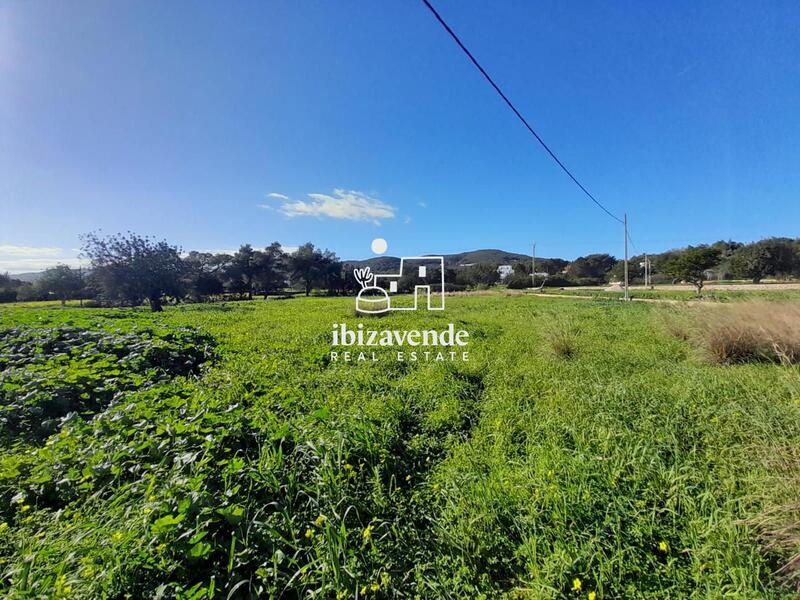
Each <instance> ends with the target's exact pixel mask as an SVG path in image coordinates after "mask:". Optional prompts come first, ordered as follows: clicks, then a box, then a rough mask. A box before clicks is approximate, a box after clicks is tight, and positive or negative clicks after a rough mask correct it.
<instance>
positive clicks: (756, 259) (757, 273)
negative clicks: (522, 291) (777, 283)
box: [730, 244, 773, 283]
mask: <svg viewBox="0 0 800 600" xmlns="http://www.w3.org/2000/svg"><path fill="white" fill-rule="evenodd" d="M771 258H772V257H771V255H770V252H769V250H768V249H767V248H765V247H764V246H762V245H759V244H750V245H749V246H742V247H741V248H739V249H737V250H736V251H735V252H734V253H733V255H732V256H731V263H730V265H731V269H732V270H733V274H734V276H735V277H742V278H746V279H752V280H753V283H758V282H759V281H761V280H762V279H763V278H764V277H765V276H767V275H769V274H770V273H771V272H773V264H772V261H771Z"/></svg>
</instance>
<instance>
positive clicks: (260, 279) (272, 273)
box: [255, 242, 286, 299]
mask: <svg viewBox="0 0 800 600" xmlns="http://www.w3.org/2000/svg"><path fill="white" fill-rule="evenodd" d="M255 278H256V281H257V283H258V285H259V286H260V288H261V291H262V292H263V293H264V298H265V299H266V297H267V295H268V294H270V293H272V292H275V291H276V290H278V289H280V288H282V287H283V286H284V283H285V282H286V253H285V252H284V251H283V248H281V245H280V244H279V243H278V242H272V243H271V244H270V245H269V246H267V247H266V248H265V249H264V251H263V252H259V253H257V255H256V275H255Z"/></svg>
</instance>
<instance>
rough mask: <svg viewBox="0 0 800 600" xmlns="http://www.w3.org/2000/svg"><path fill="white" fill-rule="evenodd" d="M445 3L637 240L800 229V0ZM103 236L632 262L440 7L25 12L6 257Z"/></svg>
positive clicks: (13, 32)
mask: <svg viewBox="0 0 800 600" xmlns="http://www.w3.org/2000/svg"><path fill="white" fill-rule="evenodd" d="M434 5H435V6H436V7H437V8H438V10H439V11H440V13H441V14H442V15H443V16H444V18H445V19H447V20H448V21H449V22H450V25H451V26H452V27H453V28H454V29H455V31H456V32H457V33H458V34H459V35H460V36H461V38H462V40H463V41H464V42H465V43H466V44H467V45H468V46H469V47H470V48H471V49H472V51H473V52H474V53H475V55H476V56H477V57H478V59H479V60H480V61H481V62H482V63H483V65H484V66H485V67H486V68H487V70H488V71H489V72H490V73H491V74H492V75H493V76H494V78H495V80H496V81H498V83H499V84H500V85H501V86H502V87H503V88H504V90H505V91H506V93H507V94H508V95H509V96H510V97H511V99H512V100H513V101H514V102H515V104H516V105H517V106H518V107H519V108H520V110H521V111H522V112H523V113H524V114H525V115H526V116H527V118H528V120H529V121H530V122H531V123H532V125H533V126H534V127H535V128H536V129H537V130H538V132H539V133H540V134H541V135H542V137H543V138H544V139H545V140H546V141H547V143H548V144H549V145H550V146H551V147H552V148H553V149H554V150H555V152H556V153H557V154H558V155H559V156H560V157H561V158H562V160H564V162H565V163H566V164H567V165H568V166H569V167H570V168H571V169H572V171H573V172H574V173H575V174H576V175H577V176H578V178H579V179H581V180H582V181H583V182H584V183H585V185H586V186H587V187H588V188H589V189H590V190H591V191H592V192H593V193H594V194H595V196H597V197H598V198H599V199H600V200H601V202H603V203H604V204H606V205H607V206H608V207H609V208H610V209H611V210H612V211H613V212H615V213H619V214H621V213H622V212H624V211H627V212H628V215H629V218H630V220H631V235H632V237H633V240H634V242H635V243H636V247H637V249H639V250H649V251H658V250H663V249H666V248H670V247H676V246H681V245H685V244H687V243H693V242H700V241H714V240H716V239H720V238H725V239H727V238H734V239H739V240H744V241H747V240H755V239H759V238H761V237H764V236H768V235H787V236H793V237H794V236H797V235H798V234H800V232H798V224H799V223H800V202H799V201H798V200H800V169H798V165H800V143H798V140H800V110H798V100H799V99H800V61H798V60H797V57H798V56H800V36H798V35H797V31H798V29H799V28H800V5H798V4H797V3H796V2H770V3H759V2H751V1H747V2H730V1H729V2H719V3H718V2H703V3H697V2H663V3H656V2H635V3H634V2H616V3H608V2H597V3H594V2H581V3H572V2H537V3H530V2H523V1H519V2H461V1H455V0H437V1H436V2H435V3H434ZM270 194H272V196H270ZM94 229H102V230H103V231H105V232H108V233H113V232H117V231H124V230H128V229H130V230H134V231H136V232H139V233H143V234H150V235H154V236H158V237H165V238H167V239H168V240H170V241H172V242H174V243H176V244H179V245H181V246H182V247H183V248H185V249H202V250H225V249H231V248H235V247H237V246H238V244H239V243H242V242H249V243H252V244H254V245H256V246H264V245H266V244H268V243H270V242H272V241H273V240H278V241H280V242H282V243H283V244H285V245H287V246H297V245H299V244H301V243H303V242H305V241H309V240H310V241H313V242H314V243H315V244H317V245H320V246H323V247H327V248H330V249H333V250H335V251H336V252H337V253H338V254H339V255H340V256H341V257H343V258H364V257H368V256H370V255H371V253H370V242H371V240H372V239H373V238H376V237H383V238H385V239H387V240H388V241H389V254H394V255H401V254H406V255H410V254H419V253H428V252H448V253H449V252H458V251H464V250H470V249H475V248H486V247H494V248H503V249H507V250H511V251H519V252H528V251H529V250H528V249H529V247H530V240H532V239H536V240H537V242H538V245H537V254H540V255H542V256H562V257H566V258H573V257H575V256H578V255H581V254H586V253H590V252H596V251H607V252H611V253H613V254H616V255H617V256H620V255H621V254H622V234H621V231H620V227H619V226H618V225H617V224H616V223H615V222H614V221H612V220H611V219H609V218H608V217H607V216H606V215H605V214H604V213H602V212H601V211H600V210H599V209H597V208H596V207H594V206H593V205H592V204H591V203H590V202H589V200H588V199H587V198H586V197H584V196H583V195H582V194H581V192H580V191H579V190H578V189H577V188H576V187H575V186H574V184H572V182H571V181H569V180H568V179H567V177H566V176H565V175H564V174H563V173H562V172H561V171H559V170H558V168H557V167H556V166H555V165H554V163H553V162H552V161H551V160H550V159H549V157H547V156H546V154H545V153H544V152H543V151H542V149H541V148H540V147H539V146H538V145H537V144H536V143H535V142H534V141H533V139H532V138H531V137H530V135H529V134H528V133H527V132H526V131H525V130H524V129H523V128H522V126H521V125H520V124H519V123H518V122H517V121H516V120H515V118H514V116H513V115H512V114H511V113H510V112H509V111H508V109H507V108H506V107H505V106H504V105H503V104H502V102H501V100H500V99H499V98H498V97H496V95H495V93H494V91H493V90H492V89H491V88H490V87H489V86H488V85H487V84H486V82H485V81H484V80H483V79H482V78H481V77H480V75H479V74H478V73H477V72H476V71H475V70H474V68H473V67H472V66H471V65H470V64H469V63H468V62H467V60H466V58H465V57H464V56H463V55H462V54H461V53H460V51H459V50H458V48H457V47H456V46H455V45H454V43H453V42H452V40H450V39H449V37H447V35H446V34H445V32H444V31H443V30H442V29H441V28H440V26H439V25H438V24H437V23H436V22H435V21H434V20H433V18H432V16H431V15H430V14H429V13H428V12H427V10H426V9H425V7H424V6H423V5H422V3H421V2H416V1H414V0H408V1H399V2H398V1H378V2H365V1H363V0H362V1H360V2H355V1H348V0H342V1H336V2H310V1H309V2H288V1H286V2H283V1H282V2H252V3H246V2H235V3H223V2H213V3H212V2H185V3H182V2H177V1H176V2H154V1H145V2H141V1H135V2H119V1H115V2H104V1H97V2H85V1H76V2H69V3H65V2H49V1H46V0H39V1H37V2H22V1H12V2H5V3H3V4H0V270H6V269H8V270H11V271H25V270H36V268H37V267H41V266H46V265H47V264H51V263H52V262H56V261H65V260H66V261H67V262H70V261H71V260H72V257H74V256H75V251H74V250H73V249H75V248H77V247H78V245H79V242H78V234H80V233H82V232H86V231H90V230H94Z"/></svg>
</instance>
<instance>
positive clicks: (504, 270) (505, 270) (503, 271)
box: [497, 265, 514, 280]
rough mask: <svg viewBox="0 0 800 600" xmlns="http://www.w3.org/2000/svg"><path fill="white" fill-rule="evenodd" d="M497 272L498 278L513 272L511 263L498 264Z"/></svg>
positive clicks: (503, 277)
mask: <svg viewBox="0 0 800 600" xmlns="http://www.w3.org/2000/svg"><path fill="white" fill-rule="evenodd" d="M497 272H498V273H500V279H501V280H503V279H505V278H506V277H508V276H509V275H513V274H514V267H512V266H511V265H500V266H499V267H497Z"/></svg>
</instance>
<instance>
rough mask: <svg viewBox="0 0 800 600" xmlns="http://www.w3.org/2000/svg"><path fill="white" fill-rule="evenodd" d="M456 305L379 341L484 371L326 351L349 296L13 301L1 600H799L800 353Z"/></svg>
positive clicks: (346, 318)
mask: <svg viewBox="0 0 800 600" xmlns="http://www.w3.org/2000/svg"><path fill="white" fill-rule="evenodd" d="M447 303H448V305H447V311H445V312H444V313H427V312H420V313H412V314H397V315H392V316H389V317H385V318H380V319H376V318H372V319H369V325H370V327H379V328H387V329H401V330H402V329H429V328H437V329H443V328H445V327H446V326H447V324H448V323H450V322H453V323H455V324H456V326H457V327H458V328H463V329H466V330H468V331H469V333H470V338H469V339H470V342H469V348H468V349H469V353H470V360H469V362H461V361H442V362H435V361H431V362H425V361H417V362H409V361H404V362H396V361H394V360H391V355H386V354H384V355H382V356H381V357H380V358H379V360H378V361H377V362H372V361H364V362H351V363H344V362H334V361H331V359H330V350H331V347H330V342H331V339H330V336H331V325H332V323H342V322H346V323H348V324H349V325H350V326H355V325H357V324H358V323H359V322H361V319H359V318H358V317H357V316H356V315H355V313H354V311H353V301H352V298H351V299H348V298H295V299H290V300H283V301H276V300H267V301H265V300H254V301H251V302H235V303H216V304H193V305H181V306H167V307H165V310H164V311H163V312H150V311H149V310H147V309H146V308H141V307H140V308H119V309H99V308H77V307H72V306H67V307H63V308H62V307H61V306H59V305H58V302H56V303H52V304H50V305H46V306H41V305H37V304H31V305H18V306H15V307H10V306H7V307H3V308H0V400H1V401H2V407H0V410H2V413H0V428H1V429H0V431H2V436H0V443H1V444H2V450H1V451H0V519H1V520H2V521H1V522H0V595H2V596H4V597H9V598H151V597H157V598H159V597H160V598H185V599H188V598H248V597H285V598H300V597H303V598H305V597H318V598H337V599H344V598H350V599H355V598H358V599H361V598H370V599H371V598H490V597H507V598H559V599H578V598H581V599H590V600H598V599H605V598H688V597H695V598H722V597H730V598H754V599H755V598H792V597H796V595H797V593H798V587H797V585H798V584H797V580H796V579H793V577H794V576H795V574H796V573H797V568H796V567H797V565H796V564H794V563H792V557H796V556H797V555H798V553H800V537H798V527H797V519H796V517H797V506H796V499H797V497H800V479H799V477H800V463H798V460H797V448H798V447H800V371H798V366H797V365H796V364H792V363H793V362H794V361H780V360H750V358H752V357H744V356H742V357H740V359H739V360H721V361H720V360H712V359H711V358H709V355H708V354H707V353H705V352H703V350H702V342H703V340H708V339H709V338H708V337H707V336H705V335H704V332H707V331H718V330H719V327H720V324H719V323H717V324H715V323H713V322H711V321H706V322H704V323H705V324H704V325H703V326H702V327H701V326H700V325H699V324H698V323H699V322H698V321H696V319H697V317H695V316H694V312H693V311H685V310H684V311H683V312H678V309H677V308H676V307H674V306H666V305H660V304H648V303H628V304H623V303H621V302H606V301H597V302H584V301H572V300H567V299H550V298H537V297H533V296H529V295H523V294H519V295H513V296H501V295H484V296H453V297H448V299H447ZM732 306H733V305H732ZM776 306H777V305H776ZM718 308H719V307H716V308H708V309H707V310H709V311H712V310H718ZM676 313H677V316H676ZM750 316H751V317H752V316H753V315H750ZM795 316H796V315H795ZM720 318H722V317H720ZM725 318H727V317H725ZM759 318H760V317H759ZM675 319H678V320H679V321H680V322H681V324H682V327H683V328H684V330H685V331H687V332H689V333H687V334H686V335H681V334H680V331H681V328H680V327H678V326H676V325H675V324H674V323H675ZM793 331H795V332H796V331H797V330H796V328H795V329H794V330H793ZM690 334H691V335H690ZM695 335H699V336H700V339H699V340H698V339H695V337H693V336H695ZM754 335H755V334H754ZM794 560H795V563H796V562H797V558H795V559H794ZM793 565H794V566H793Z"/></svg>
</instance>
